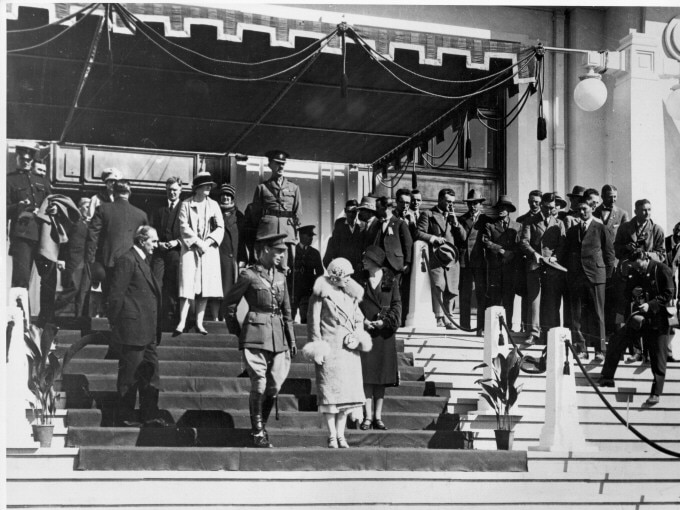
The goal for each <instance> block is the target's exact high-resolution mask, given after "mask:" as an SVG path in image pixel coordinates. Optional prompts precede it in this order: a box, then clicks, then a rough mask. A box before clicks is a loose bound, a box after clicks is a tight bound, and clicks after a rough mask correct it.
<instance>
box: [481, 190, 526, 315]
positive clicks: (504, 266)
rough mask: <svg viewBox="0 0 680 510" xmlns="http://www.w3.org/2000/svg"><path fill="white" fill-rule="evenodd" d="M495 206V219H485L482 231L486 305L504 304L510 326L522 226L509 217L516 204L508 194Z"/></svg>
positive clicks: (501, 197)
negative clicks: (486, 273)
mask: <svg viewBox="0 0 680 510" xmlns="http://www.w3.org/2000/svg"><path fill="white" fill-rule="evenodd" d="M496 209H497V211H498V219H496V221H492V222H489V223H487V224H486V225H485V227H484V232H483V235H482V243H483V244H484V247H485V248H486V263H487V265H488V277H487V278H488V282H487V283H488V289H489V301H488V305H489V306H502V307H503V308H505V320H506V323H507V325H508V327H509V328H512V315H513V312H514V304H515V278H516V269H517V263H518V260H519V262H522V261H521V259H520V257H518V256H517V255H518V254H517V253H516V252H517V250H518V246H517V240H518V238H519V232H520V231H521V228H522V227H521V225H520V224H519V223H517V222H516V221H512V220H511V219H510V213H514V212H515V211H516V210H517V208H516V207H515V204H513V203H512V200H511V199H510V197H509V196H508V195H501V196H500V197H499V198H498V202H497V203H496Z"/></svg>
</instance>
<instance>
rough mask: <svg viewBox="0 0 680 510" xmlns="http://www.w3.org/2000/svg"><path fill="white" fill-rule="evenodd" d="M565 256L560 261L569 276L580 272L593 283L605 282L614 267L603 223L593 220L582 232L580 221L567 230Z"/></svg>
mask: <svg viewBox="0 0 680 510" xmlns="http://www.w3.org/2000/svg"><path fill="white" fill-rule="evenodd" d="M565 256H566V260H564V261H561V262H560V263H562V264H563V265H564V266H566V268H567V269H568V270H569V275H570V277H571V276H574V275H575V274H576V273H581V272H582V273H585V275H586V277H587V278H588V281H589V282H590V283H592V284H594V285H597V284H600V283H606V281H607V277H610V276H611V274H612V270H613V268H614V261H615V258H614V246H613V245H612V241H611V239H610V238H609V236H608V235H607V232H606V229H605V227H604V225H602V223H598V222H596V221H594V220H593V221H591V222H590V225H588V229H587V230H586V232H585V234H583V233H582V230H581V222H578V223H575V224H574V225H573V226H571V227H570V228H569V230H567V237H566V247H565ZM571 280H572V279H571V278H568V279H567V281H571Z"/></svg>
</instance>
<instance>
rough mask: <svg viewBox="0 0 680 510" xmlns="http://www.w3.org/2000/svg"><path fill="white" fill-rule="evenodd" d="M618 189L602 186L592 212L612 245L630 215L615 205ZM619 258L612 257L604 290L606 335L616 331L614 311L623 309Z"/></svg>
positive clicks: (610, 185)
mask: <svg viewBox="0 0 680 510" xmlns="http://www.w3.org/2000/svg"><path fill="white" fill-rule="evenodd" d="M617 198H618V190H617V189H616V186H614V185H612V184H605V185H604V186H602V204H600V205H599V206H598V207H597V209H595V211H594V212H593V216H594V217H596V218H598V219H600V220H601V221H602V224H603V225H604V228H605V232H606V233H607V237H609V239H611V242H612V245H613V244H614V240H615V239H616V233H617V232H618V230H619V226H621V225H623V224H624V223H626V222H627V221H628V220H629V219H630V216H629V214H628V212H627V211H625V210H623V209H621V208H620V207H619V206H617V205H616V200H617ZM618 265H619V259H618V258H615V259H614V270H613V271H612V274H611V276H610V277H607V283H606V285H605V291H604V327H605V329H606V331H607V335H612V334H613V333H614V332H615V331H616V313H617V310H622V309H623V303H622V299H621V298H622V296H623V291H624V289H625V287H626V282H625V280H624V279H623V277H622V276H621V272H620V271H619V270H618Z"/></svg>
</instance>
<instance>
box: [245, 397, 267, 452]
mask: <svg viewBox="0 0 680 510" xmlns="http://www.w3.org/2000/svg"><path fill="white" fill-rule="evenodd" d="M249 404H250V426H251V435H252V436H253V446H254V447H255V448H271V447H272V445H271V443H270V442H269V438H268V437H267V432H266V431H265V430H264V424H263V422H262V395H260V394H257V393H256V394H252V393H251V394H250V400H249Z"/></svg>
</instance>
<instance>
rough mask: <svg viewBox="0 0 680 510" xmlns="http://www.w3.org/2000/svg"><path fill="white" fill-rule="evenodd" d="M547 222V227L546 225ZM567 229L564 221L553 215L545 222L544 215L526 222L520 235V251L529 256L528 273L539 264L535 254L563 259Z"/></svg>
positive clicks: (538, 215)
mask: <svg viewBox="0 0 680 510" xmlns="http://www.w3.org/2000/svg"><path fill="white" fill-rule="evenodd" d="M546 221H547V225H546ZM565 234H566V232H565V229H564V223H563V222H562V220H560V219H558V218H556V217H555V216H553V215H552V214H551V215H550V216H548V218H547V220H544V218H543V215H542V214H537V215H535V216H533V217H531V218H529V219H528V220H526V221H525V222H524V224H523V225H522V233H521V234H520V250H522V253H524V254H525V255H526V256H527V260H526V268H527V271H535V270H536V269H538V268H539V264H538V263H537V262H536V259H535V258H534V253H540V254H541V255H542V256H544V257H557V259H558V260H560V259H562V258H563V251H564V239H565Z"/></svg>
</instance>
